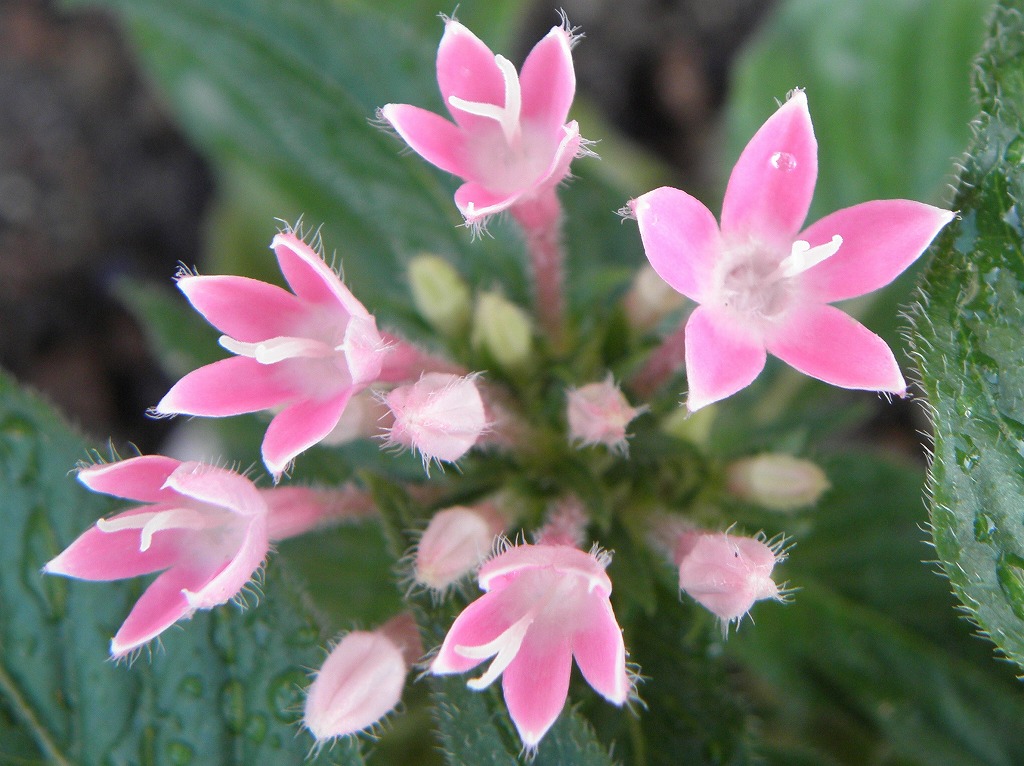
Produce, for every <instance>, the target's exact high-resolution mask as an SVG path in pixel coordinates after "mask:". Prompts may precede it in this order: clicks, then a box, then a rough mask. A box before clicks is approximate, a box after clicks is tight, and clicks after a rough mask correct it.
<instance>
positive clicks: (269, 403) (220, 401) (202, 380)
mask: <svg viewBox="0 0 1024 766" xmlns="http://www.w3.org/2000/svg"><path fill="white" fill-rule="evenodd" d="M279 373H280V370H278V369H276V365H269V364H260V363H259V362H257V361H256V360H255V359H251V358H249V357H246V356H233V357H230V358H228V359H222V360H220V361H219V362H214V363H213V364H208V365H206V366H205V367H200V368H199V369H198V370H193V371H192V372H190V373H189V374H188V375H186V376H185V377H184V378H182V379H181V380H179V381H178V382H177V383H175V384H174V386H173V387H172V388H171V390H170V391H168V392H167V394H166V395H164V398H163V399H161V400H160V403H159V404H158V405H157V406H156V411H157V413H159V414H160V415H204V416H207V417H215V418H217V417H226V416H229V415H242V414H244V413H247V412H259V411H260V410H267V409H270V408H272V407H276V406H277V405H280V404H283V403H287V402H288V401H289V400H291V399H294V398H295V396H296V392H295V389H294V388H293V387H292V386H290V385H287V384H286V383H285V382H284V381H283V380H282V379H281V378H282V376H281V375H280V374H279Z"/></svg>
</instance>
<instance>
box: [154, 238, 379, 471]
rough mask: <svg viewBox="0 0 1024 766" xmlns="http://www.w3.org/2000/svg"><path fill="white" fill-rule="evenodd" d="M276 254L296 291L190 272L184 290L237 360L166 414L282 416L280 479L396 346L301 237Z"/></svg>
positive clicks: (273, 456)
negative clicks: (262, 412) (261, 413)
mask: <svg viewBox="0 0 1024 766" xmlns="http://www.w3.org/2000/svg"><path fill="white" fill-rule="evenodd" d="M270 246H271V249H273V251H274V254H275V255H276V256H277V261H278V264H279V265H280V267H281V273H282V274H283V275H284V278H285V279H286V280H287V282H288V284H289V286H290V287H291V289H292V292H289V291H288V290H285V289H283V288H281V287H278V286H277V285H271V284H268V283H266V282H260V281H258V280H255V279H250V278H248V277H238V276H195V275H192V274H184V275H182V276H181V277H180V278H179V279H178V287H179V288H180V289H181V291H182V292H183V293H185V297H187V298H188V299H189V301H190V302H191V303H192V305H193V306H194V307H195V308H196V310H197V311H199V313H200V314H202V315H203V316H204V317H205V318H206V320H207V321H208V322H210V324H212V325H213V326H214V327H216V328H217V329H218V330H220V331H221V332H223V333H224V335H223V336H221V339H220V343H221V345H222V346H223V347H224V348H225V349H227V350H228V351H230V352H232V353H233V354H235V356H233V357H231V358H228V359H222V360H221V361H219V362H214V363H213V364H208V365H206V366H205V367H200V368H199V369H198V370H194V371H193V372H191V373H189V374H188V375H186V376H185V377H184V378H182V379H181V380H179V381H178V382H177V383H176V384H175V385H174V386H173V387H172V388H171V390H170V391H168V392H167V394H166V395H165V396H164V398H163V399H161V400H160V403H159V404H158V405H157V406H156V408H155V411H156V413H157V414H160V415H178V414H183V415H202V416H206V417H224V416H229V415H241V414H244V413H248V412H258V411H260V410H270V409H274V410H278V412H277V414H276V415H274V419H273V420H272V421H271V423H270V426H269V427H268V428H267V433H266V436H264V438H263V461H264V463H266V465H267V468H268V469H269V470H270V472H271V473H273V474H274V476H275V478H280V476H281V474H282V473H284V471H285V470H286V469H287V467H288V465H289V463H291V461H292V460H294V459H295V457H296V456H297V455H298V454H299V453H300V452H303V451H304V450H307V449H309V448H310V447H312V446H313V445H314V444H316V443H318V442H319V441H321V440H322V439H323V438H324V437H325V436H327V435H328V434H329V433H330V432H331V430H332V429H333V428H334V427H335V426H336V425H337V424H338V421H339V420H340V419H341V415H342V413H343V412H344V410H345V406H346V405H347V404H348V401H349V399H350V398H351V397H352V396H353V395H354V394H356V393H358V392H359V391H362V390H363V389H365V388H366V387H367V386H369V385H370V384H371V383H373V382H374V381H376V380H377V379H378V377H380V376H381V374H382V368H383V365H384V362H385V358H386V356H387V354H388V353H389V350H390V349H389V344H388V343H387V342H386V341H385V340H384V338H383V337H382V336H381V334H380V332H379V331H378V330H377V323H376V320H375V319H374V317H373V315H372V314H370V313H369V312H368V311H367V310H366V308H365V307H364V306H363V304H362V303H360V302H359V301H358V300H357V299H356V297H355V296H354V295H352V293H351V291H349V289H348V288H347V287H346V286H345V285H344V284H343V283H342V281H341V279H340V278H339V277H338V275H337V274H335V273H334V271H333V270H332V269H331V267H330V266H328V265H327V264H326V263H325V262H324V260H323V258H321V257H320V256H319V255H317V253H315V252H314V251H313V249H312V248H311V247H310V246H309V245H307V244H306V243H305V242H303V241H302V240H301V239H299V238H298V237H297V236H296V235H295V234H293V233H292V232H284V233H281V234H278V235H277V236H276V237H274V240H273V242H272V243H271V245H270Z"/></svg>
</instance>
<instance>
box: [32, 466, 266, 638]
mask: <svg viewBox="0 0 1024 766" xmlns="http://www.w3.org/2000/svg"><path fill="white" fill-rule="evenodd" d="M78 478H79V480H80V481H81V482H82V483H83V484H85V486H87V487H88V488H89V489H91V490H93V491H95V492H102V493H104V494H108V495H114V496H116V497H122V498H126V499H128V500H134V501H137V502H139V503H143V504H144V505H141V506H139V507H137V508H132V509H129V510H126V511H124V512H122V513H119V514H117V515H116V516H113V517H111V518H109V519H100V520H99V521H97V522H96V525H95V526H94V527H92V528H91V529H89V530H87V531H86V532H85V533H83V534H82V535H81V536H80V537H79V538H78V539H77V540H75V541H74V542H73V543H72V544H71V545H70V546H69V547H68V548H67V549H66V550H65V551H64V552H63V553H61V554H60V555H59V556H57V557H56V558H55V559H53V560H52V561H50V562H49V563H48V564H47V565H46V566H45V567H44V568H43V571H44V572H47V573H48V574H59V575H65V576H67V577H76V578H79V579H82V580H102V581H109V580H120V579H123V578H126V577H137V576H139V575H144V574H149V573H151V572H162V574H160V576H159V577H157V578H156V580H154V581H153V583H152V584H151V585H150V586H149V587H148V588H147V589H146V591H145V592H144V593H143V594H142V596H141V597H140V598H139V600H138V602H137V603H136V604H135V607H134V608H133V609H132V611H131V613H130V614H129V615H128V618H127V619H126V620H125V622H124V624H123V625H122V626H121V629H120V630H118V631H117V635H115V636H114V639H113V640H112V641H111V643H110V653H111V654H112V655H113V656H114V657H123V656H124V655H126V654H128V653H129V652H131V651H132V650H134V649H137V648H138V647H140V646H142V645H143V644H145V643H146V642H148V641H149V640H151V639H153V638H155V637H156V636H157V635H159V634H160V633H161V632H163V631H164V630H166V629H167V628H169V627H170V626H171V625H173V624H174V623H175V622H177V621H178V620H180V619H183V618H187V617H189V616H191V615H192V613H193V612H195V610H197V609H211V608H213V607H215V606H217V605H219V604H223V603H225V602H227V601H229V600H230V599H232V598H234V597H235V596H237V595H238V593H239V592H240V591H241V590H242V588H243V587H245V585H246V584H247V583H248V582H249V581H250V580H251V579H252V577H253V575H254V573H255V572H256V570H257V569H259V567H260V565H261V564H262V563H263V559H264V558H265V557H266V555H267V550H268V548H269V542H268V534H267V528H268V505H267V503H266V502H265V500H264V497H263V495H261V493H260V491H259V490H257V489H256V487H255V486H254V485H253V483H252V482H251V481H249V480H248V479H246V478H245V477H244V476H240V475H238V474H237V473H234V472H233V471H228V470H226V469H223V468H216V467H214V466H211V465H206V464H203V463H194V462H191V463H182V462H179V461H177V460H174V459H172V458H169V457H163V456H160V455H147V456H144V457H137V458H131V459H130V460H123V461H121V462H118V463H111V464H109V465H97V466H93V467H91V468H86V469H84V470H82V471H81V472H80V473H79V474H78Z"/></svg>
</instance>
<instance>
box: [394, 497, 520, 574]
mask: <svg viewBox="0 0 1024 766" xmlns="http://www.w3.org/2000/svg"><path fill="white" fill-rule="evenodd" d="M505 526H506V522H505V519H504V518H502V516H501V514H500V513H498V511H497V510H495V509H494V508H493V507H492V506H490V505H481V506H478V507H475V508H474V507H470V506H461V505H459V506H455V507H453V508H446V509H445V510H443V511H438V512H437V513H435V514H434V517H433V518H432V519H431V520H430V523H429V524H428V525H427V528H426V530H425V531H424V532H423V537H421V538H420V542H419V545H417V546H416V567H415V575H414V576H415V578H416V582H418V583H421V584H423V585H426V586H427V587H428V588H432V589H433V590H437V591H442V590H444V589H445V588H447V587H448V586H449V585H451V584H452V583H454V582H456V581H457V580H458V579H460V578H461V577H463V576H464V575H467V574H469V573H470V572H472V571H473V570H475V569H476V568H477V567H479V566H480V564H481V562H483V560H484V559H486V558H487V556H488V555H490V553H491V551H492V550H493V549H494V538H495V537H496V536H497V535H500V534H501V533H502V532H504V531H505Z"/></svg>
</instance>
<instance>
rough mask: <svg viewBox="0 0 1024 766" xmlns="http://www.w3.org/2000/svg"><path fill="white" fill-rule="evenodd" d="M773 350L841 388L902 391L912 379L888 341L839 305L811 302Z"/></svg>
mask: <svg viewBox="0 0 1024 766" xmlns="http://www.w3.org/2000/svg"><path fill="white" fill-rule="evenodd" d="M768 350H769V351H770V352H771V353H772V354H774V355H775V356H777V357H779V359H781V360H782V361H784V362H786V363H788V364H791V365H792V366H793V367H795V368H796V369H798V370H799V371H800V372H802V373H804V374H805V375H810V376H811V377H812V378H818V379H819V380H823V381H825V382H826V383H831V384H832V385H834V386H840V387H841V388H857V389H867V390H869V391H888V392H889V393H893V394H897V395H899V396H902V395H903V394H905V393H906V390H907V384H906V382H905V381H904V380H903V375H902V374H901V373H900V368H899V365H898V364H897V363H896V358H895V357H894V356H893V354H892V351H891V350H890V349H889V346H888V345H886V343H885V341H884V340H882V339H881V338H879V337H878V336H877V335H875V334H874V333H873V332H871V331H870V330H869V329H867V328H866V327H864V325H862V324H861V323H860V322H858V321H857V320H855V319H854V318H853V317H851V316H849V315H848V314H844V313H843V312H842V311H840V310H839V309H837V308H835V307H833V306H824V305H822V306H807V307H804V308H801V309H797V310H795V311H794V312H793V313H792V314H790V315H789V316H788V317H787V318H786V324H785V326H784V327H782V328H780V330H779V331H778V332H777V333H776V334H775V335H774V336H773V337H772V338H770V339H769V340H768Z"/></svg>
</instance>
